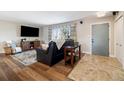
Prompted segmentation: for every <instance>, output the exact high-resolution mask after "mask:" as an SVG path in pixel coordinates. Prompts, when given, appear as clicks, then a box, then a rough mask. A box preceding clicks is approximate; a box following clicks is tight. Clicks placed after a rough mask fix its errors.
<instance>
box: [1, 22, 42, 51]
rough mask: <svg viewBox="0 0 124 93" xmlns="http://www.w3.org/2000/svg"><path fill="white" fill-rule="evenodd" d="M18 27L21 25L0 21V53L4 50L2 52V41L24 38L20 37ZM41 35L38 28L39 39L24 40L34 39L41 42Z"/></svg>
mask: <svg viewBox="0 0 124 93" xmlns="http://www.w3.org/2000/svg"><path fill="white" fill-rule="evenodd" d="M20 26H21V25H20V24H17V23H11V22H5V21H0V53H4V50H3V42H4V41H9V40H14V41H18V40H20V39H21V38H24V37H20ZM42 35H43V34H42V28H40V31H39V37H37V38H35V37H34V38H32V37H30V38H29V37H28V38H27V37H26V38H27V40H34V39H40V40H41V38H42Z"/></svg>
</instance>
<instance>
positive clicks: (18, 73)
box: [0, 56, 72, 81]
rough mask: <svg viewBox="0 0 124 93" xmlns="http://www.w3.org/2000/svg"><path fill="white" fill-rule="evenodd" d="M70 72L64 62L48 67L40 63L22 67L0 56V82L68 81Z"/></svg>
mask: <svg viewBox="0 0 124 93" xmlns="http://www.w3.org/2000/svg"><path fill="white" fill-rule="evenodd" d="M71 70H72V67H71V66H70V65H66V66H65V65H64V61H61V62H59V63H57V64H56V65H54V66H52V67H49V66H47V65H45V64H42V63H40V62H37V63H34V64H32V65H30V66H24V65H23V64H21V63H20V62H17V61H16V60H14V59H12V58H11V57H10V56H0V80H1V81H8V80H9V81H33V80H38V81H39V80H43V81H48V80H51V81H56V80H57V81H59V80H62V81H63V80H64V81H66V80H69V79H68V78H67V75H68V74H69V73H70V71H71Z"/></svg>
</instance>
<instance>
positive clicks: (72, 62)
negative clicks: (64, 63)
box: [71, 49, 74, 67]
mask: <svg viewBox="0 0 124 93" xmlns="http://www.w3.org/2000/svg"><path fill="white" fill-rule="evenodd" d="M73 51H74V50H73V49H71V65H72V67H73V66H74V55H73Z"/></svg>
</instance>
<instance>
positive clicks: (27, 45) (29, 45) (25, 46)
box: [21, 41, 40, 51]
mask: <svg viewBox="0 0 124 93" xmlns="http://www.w3.org/2000/svg"><path fill="white" fill-rule="evenodd" d="M38 47H40V41H23V42H21V48H22V51H26V50H31V49H35V48H38Z"/></svg>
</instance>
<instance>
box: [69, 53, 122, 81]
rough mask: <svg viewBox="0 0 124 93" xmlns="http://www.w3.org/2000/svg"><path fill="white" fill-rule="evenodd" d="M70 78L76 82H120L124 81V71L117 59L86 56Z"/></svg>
mask: <svg viewBox="0 0 124 93" xmlns="http://www.w3.org/2000/svg"><path fill="white" fill-rule="evenodd" d="M68 78H69V79H71V80H75V81H92V80H93V81H102V80H103V81H108V80H110V81H114V80H115V81H119V80H124V69H123V68H122V65H121V64H120V63H119V62H118V61H117V59H115V58H111V57H103V56H96V55H87V54H86V55H85V56H84V57H83V58H82V59H81V60H80V61H79V62H78V64H77V65H76V66H75V67H74V69H73V70H72V71H71V73H70V74H69V75H68Z"/></svg>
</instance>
